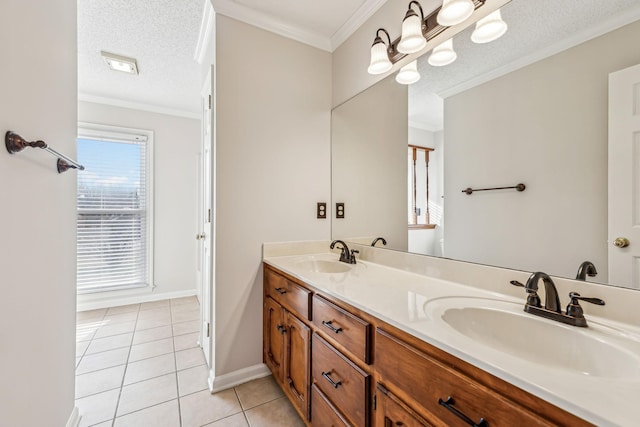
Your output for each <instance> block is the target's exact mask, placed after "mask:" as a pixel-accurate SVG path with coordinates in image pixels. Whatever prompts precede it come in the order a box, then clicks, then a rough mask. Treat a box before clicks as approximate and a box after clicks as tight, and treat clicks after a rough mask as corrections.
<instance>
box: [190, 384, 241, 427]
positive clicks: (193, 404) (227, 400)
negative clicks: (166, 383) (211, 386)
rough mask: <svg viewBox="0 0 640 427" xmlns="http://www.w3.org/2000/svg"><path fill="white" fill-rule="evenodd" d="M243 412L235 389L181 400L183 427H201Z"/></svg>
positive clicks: (201, 393)
mask: <svg viewBox="0 0 640 427" xmlns="http://www.w3.org/2000/svg"><path fill="white" fill-rule="evenodd" d="M241 411H242V408H240V403H239V402H238V398H237V397H236V393H235V392H234V391H233V389H229V390H224V391H221V392H218V393H215V394H211V393H209V390H204V391H200V392H198V393H193V394H190V395H188V396H184V397H181V398H180V413H181V415H182V427H200V426H202V425H205V424H207V423H212V422H214V421H218V420H221V419H223V418H226V417H229V416H231V415H234V414H237V413H240V412H241Z"/></svg>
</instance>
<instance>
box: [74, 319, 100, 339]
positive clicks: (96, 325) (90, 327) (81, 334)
mask: <svg viewBox="0 0 640 427" xmlns="http://www.w3.org/2000/svg"><path fill="white" fill-rule="evenodd" d="M101 322H102V321H97V322H91V323H87V324H85V325H77V326H76V342H81V341H91V339H92V338H93V336H94V335H95V334H96V331H97V330H98V329H100V326H102V323H101Z"/></svg>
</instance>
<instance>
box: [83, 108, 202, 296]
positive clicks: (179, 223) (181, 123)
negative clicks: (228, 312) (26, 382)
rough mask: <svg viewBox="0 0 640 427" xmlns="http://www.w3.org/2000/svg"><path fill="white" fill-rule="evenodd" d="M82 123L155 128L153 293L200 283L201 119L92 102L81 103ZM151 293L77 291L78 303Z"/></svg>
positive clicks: (177, 290) (178, 290) (180, 290)
mask: <svg viewBox="0 0 640 427" xmlns="http://www.w3.org/2000/svg"><path fill="white" fill-rule="evenodd" d="M78 120H79V121H80V122H86V123H93V124H100V125H109V126H121V127H127V128H135V129H143V130H151V131H153V132H154V135H153V155H154V158H153V172H154V174H153V190H154V218H153V225H154V236H153V237H154V241H153V244H154V245H153V246H154V248H153V251H154V252H153V255H154V259H153V261H154V264H153V273H154V274H153V281H154V284H155V285H156V288H155V289H154V290H153V293H152V295H153V296H154V298H161V294H173V295H167V298H168V297H173V296H176V295H177V294H175V293H183V292H190V291H191V292H194V293H195V291H196V288H197V283H196V280H197V279H196V268H197V252H196V251H197V242H196V240H195V235H196V234H197V230H198V224H197V203H198V197H199V195H198V188H199V184H198V179H199V175H198V171H199V167H200V165H199V162H200V160H199V152H200V120H196V119H189V118H183V117H176V116H171V115H166V114H158V113H151V112H147V111H140V110H132V109H129V108H120V107H114V106H109V105H103V104H96V103H92V102H79V103H78ZM135 296H141V297H145V296H149V290H148V289H143V290H138V289H131V290H126V291H118V292H107V293H98V294H85V295H79V296H78V304H79V305H82V304H90V303H92V302H98V301H100V302H102V303H107V304H109V301H113V300H114V299H119V298H131V297H135Z"/></svg>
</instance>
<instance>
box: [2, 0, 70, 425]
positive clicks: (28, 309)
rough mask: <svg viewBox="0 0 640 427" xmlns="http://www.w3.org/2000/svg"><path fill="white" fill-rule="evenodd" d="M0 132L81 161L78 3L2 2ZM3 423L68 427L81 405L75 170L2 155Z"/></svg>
mask: <svg viewBox="0 0 640 427" xmlns="http://www.w3.org/2000/svg"><path fill="white" fill-rule="evenodd" d="M0 16H2V17H3V21H4V22H3V24H2V25H0V40H1V42H0V57H1V58H2V67H0V93H1V94H2V102H0V133H1V134H2V136H3V138H4V134H5V132H6V131H8V130H13V131H15V132H18V133H20V134H21V135H22V136H24V137H25V138H27V139H29V140H36V139H43V140H45V141H46V142H48V143H49V144H51V146H52V147H53V148H54V149H56V150H58V151H60V152H62V153H64V154H66V155H68V156H70V157H72V158H73V157H75V151H76V144H75V135H76V86H77V83H76V51H77V49H76V2H69V1H64V0H51V1H47V2H38V1H34V0H3V1H2V2H0ZM0 151H1V152H0V178H1V179H2V185H0V206H1V208H0V223H1V224H2V225H0V235H1V236H2V243H1V244H0V271H1V272H2V279H1V287H2V298H0V328H1V332H0V337H1V339H2V341H1V343H0V379H1V382H2V386H1V387H0V402H2V404H1V406H2V410H1V411H0V425H2V426H25V427H31V426H33V427H35V426H64V425H65V424H66V423H67V420H68V419H69V416H70V415H71V413H72V409H73V407H74V365H75V280H76V265H75V234H76V233H75V216H74V213H75V209H76V201H75V187H76V181H75V179H76V172H75V171H68V172H66V173H64V174H60V175H59V174H58V173H57V171H56V167H55V164H56V159H55V157H53V156H51V155H50V154H48V153H46V152H44V151H43V150H40V149H32V148H28V149H25V151H23V152H21V153H17V154H15V155H9V154H8V153H7V152H6V150H5V149H4V142H3V144H2V148H1V150H0Z"/></svg>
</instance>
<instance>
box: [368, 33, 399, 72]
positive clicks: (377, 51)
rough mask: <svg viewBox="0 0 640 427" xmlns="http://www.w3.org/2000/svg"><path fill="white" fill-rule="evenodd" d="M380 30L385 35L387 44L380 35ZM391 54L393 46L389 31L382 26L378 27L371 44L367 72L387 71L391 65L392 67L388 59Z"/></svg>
mask: <svg viewBox="0 0 640 427" xmlns="http://www.w3.org/2000/svg"><path fill="white" fill-rule="evenodd" d="M380 31H382V32H384V33H385V34H386V35H387V40H388V41H389V44H388V45H387V44H385V43H384V41H383V40H382V38H381V37H380ZM392 54H393V48H392V45H391V37H389V33H388V32H387V30H385V29H384V28H380V29H378V31H376V38H375V39H374V40H373V45H372V46H371V63H370V64H369V68H368V69H367V71H368V72H369V74H382V73H386V72H387V71H389V70H390V69H391V67H393V64H392V63H391V60H390V59H389V58H390V57H391V55H392Z"/></svg>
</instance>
